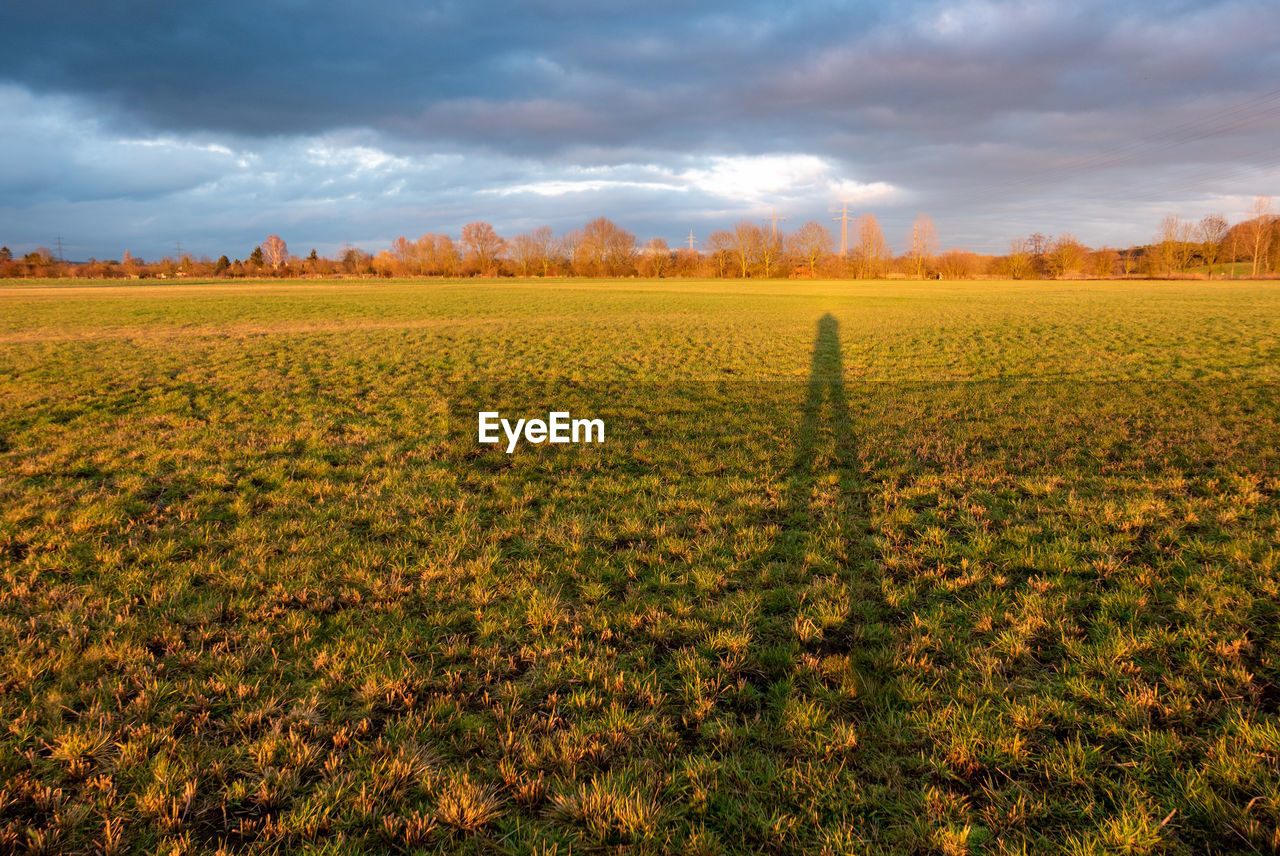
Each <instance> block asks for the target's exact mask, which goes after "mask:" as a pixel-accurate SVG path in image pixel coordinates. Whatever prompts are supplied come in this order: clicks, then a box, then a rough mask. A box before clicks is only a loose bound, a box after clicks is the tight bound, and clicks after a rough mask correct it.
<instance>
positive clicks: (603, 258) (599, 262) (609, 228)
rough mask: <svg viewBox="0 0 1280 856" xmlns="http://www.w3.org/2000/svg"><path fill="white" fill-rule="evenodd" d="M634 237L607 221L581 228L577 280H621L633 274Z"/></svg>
mask: <svg viewBox="0 0 1280 856" xmlns="http://www.w3.org/2000/svg"><path fill="white" fill-rule="evenodd" d="M636 255H637V250H636V236H635V235H634V234H632V233H631V232H628V231H627V230H626V229H623V228H622V227H621V226H619V225H617V224H616V223H614V222H613V221H612V220H610V219H609V218H607V217H597V218H596V219H594V220H592V221H591V222H590V223H588V224H587V225H586V226H584V227H582V233H581V237H580V239H579V241H578V245H577V252H576V253H575V255H574V260H573V266H574V272H575V273H577V274H579V275H580V276H624V275H626V274H629V273H632V272H633V271H634V270H635V263H636Z"/></svg>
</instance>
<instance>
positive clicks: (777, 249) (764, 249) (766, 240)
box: [756, 218, 786, 279]
mask: <svg viewBox="0 0 1280 856" xmlns="http://www.w3.org/2000/svg"><path fill="white" fill-rule="evenodd" d="M778 219H786V218H778ZM781 259H782V236H781V235H779V234H778V230H777V225H776V224H775V225H774V226H773V227H772V228H769V229H765V228H763V227H762V228H761V229H760V246H759V248H758V249H757V251H756V261H757V264H758V265H759V267H760V273H761V275H762V276H763V277H764V278H765V279H768V278H769V277H771V276H774V275H775V274H776V273H777V267H778V263H779V262H780V261H781Z"/></svg>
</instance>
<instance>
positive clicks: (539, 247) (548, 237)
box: [529, 226, 559, 276]
mask: <svg viewBox="0 0 1280 856" xmlns="http://www.w3.org/2000/svg"><path fill="white" fill-rule="evenodd" d="M529 236H530V237H531V238H532V239H533V247H534V253H535V254H536V256H537V260H538V265H539V267H541V268H542V275H543V276H546V275H547V273H548V272H549V271H550V270H551V263H552V262H553V261H555V258H556V253H557V252H558V251H559V242H558V241H556V236H555V233H554V232H552V231H551V227H550V226H539V227H538V228H536V229H534V230H533V231H532V232H530V233H529Z"/></svg>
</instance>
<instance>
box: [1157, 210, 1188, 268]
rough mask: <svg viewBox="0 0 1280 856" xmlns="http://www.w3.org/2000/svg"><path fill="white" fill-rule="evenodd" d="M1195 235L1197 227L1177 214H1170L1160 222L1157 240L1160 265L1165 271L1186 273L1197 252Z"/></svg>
mask: <svg viewBox="0 0 1280 856" xmlns="http://www.w3.org/2000/svg"><path fill="white" fill-rule="evenodd" d="M1194 235H1195V227H1194V226H1193V225H1192V224H1191V223H1189V222H1187V221H1186V220H1183V219H1182V218H1181V217H1178V216H1177V215H1175V214H1170V215H1169V216H1167V217H1165V218H1164V219H1163V220H1161V221H1160V230H1159V232H1158V233H1157V236H1156V240H1157V241H1158V242H1159V244H1158V247H1157V250H1158V252H1159V254H1160V255H1159V259H1160V265H1161V266H1162V267H1163V268H1164V269H1165V271H1167V272H1172V271H1176V272H1177V273H1183V272H1185V271H1186V269H1187V268H1188V267H1189V266H1190V264H1191V258H1192V256H1194V255H1195V251H1196V245H1195V244H1194V243H1193V242H1192V240H1191V239H1192V238H1193V237H1194Z"/></svg>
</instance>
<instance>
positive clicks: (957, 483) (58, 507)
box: [0, 280, 1280, 854]
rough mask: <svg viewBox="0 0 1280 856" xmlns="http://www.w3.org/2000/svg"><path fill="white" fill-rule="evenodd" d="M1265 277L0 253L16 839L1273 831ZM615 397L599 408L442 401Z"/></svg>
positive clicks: (773, 837)
mask: <svg viewBox="0 0 1280 856" xmlns="http://www.w3.org/2000/svg"><path fill="white" fill-rule="evenodd" d="M1277 331H1280V285H1277V284H1276V283H1258V282H1248V283H1243V282H1241V283H1236V282H1179V283H1160V282H1133V283H1106V282H1080V283H1041V282H1023V283H1013V282H1007V283H1005V282H1002V283H992V282H983V283H940V282H930V283H909V282H894V283H876V282H871V283H867V282H858V283H850V282H839V283H835V282H832V283H796V282H759V283H757V282H677V281H671V282H664V281H655V282H628V281H611V282H586V281H572V280H569V281H550V282H531V283H525V282H511V281H507V282H501V283H479V282H466V283H438V282H436V283H433V282H394V281H393V282H377V283H363V282H359V283H357V282H331V283H299V282H290V283H269V282H263V283H235V284H226V283H217V284H213V283H209V284H201V283H189V284H183V285H180V286H131V287H117V286H95V287H81V286H66V285H65V284H45V285H40V286H34V287H29V286H14V287H5V288H3V289H0V402H3V412H2V414H0V515H2V516H0V573H2V574H3V584H2V586H0V723H3V726H4V727H3V730H2V731H0V852H9V851H13V850H17V851H22V850H24V849H30V850H31V851H34V852H45V853H52V852H81V853H93V852H101V853H125V852H137V853H150V852H166V853H213V852H215V851H218V850H219V849H221V850H224V851H226V852H231V853H235V852H253V853H270V852H280V853H294V852H299V853H332V854H342V853H381V852H439V853H537V854H568V853H591V852H628V853H685V854H717V853H726V854H728V853H743V854H745V853H799V852H805V853H831V854H843V853H886V854H887V853H915V852H922V853H948V854H957V853H965V852H975V853H982V852H991V853H1018V852H1033V853H1187V854H1190V853H1203V852H1236V851H1238V852H1273V851H1275V850H1277V849H1280V664H1278V658H1280V643H1278V642H1277V640H1278V638H1280V452H1278V451H1277V447H1280V332H1277ZM553 408H554V409H567V410H569V411H571V412H573V414H574V415H575V416H579V415H581V416H591V417H600V418H604V419H605V420H606V423H607V438H606V442H605V443H604V444H603V445H599V446H565V447H549V446H537V447H533V446H522V447H521V448H520V449H518V450H517V451H516V452H515V453H514V454H511V455H507V454H505V453H504V452H503V451H502V450H501V449H498V448H494V447H489V446H485V447H481V446H479V445H478V444H477V443H476V441H475V430H476V421H475V414H476V412H477V410H479V409H498V410H502V411H503V413H504V415H507V414H510V415H512V416H540V415H545V413H546V412H547V410H548V409H553Z"/></svg>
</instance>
